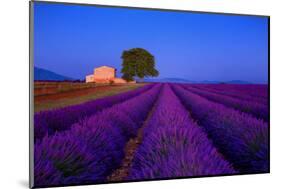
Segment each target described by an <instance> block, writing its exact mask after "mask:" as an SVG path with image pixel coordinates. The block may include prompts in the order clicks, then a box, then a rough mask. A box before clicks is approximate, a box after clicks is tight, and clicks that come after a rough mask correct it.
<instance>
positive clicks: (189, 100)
mask: <svg viewBox="0 0 281 189" xmlns="http://www.w3.org/2000/svg"><path fill="white" fill-rule="evenodd" d="M268 106H269V102H268V86H267V85H238V84H174V83H155V84H147V85H144V86H142V87H140V88H138V89H135V90H132V91H128V92H123V93H120V94H118V95H114V96H109V97H104V98H100V99H97V100H92V101H88V102H86V103H82V104H78V105H72V106H67V107H64V108H58V109H53V110H46V111H40V112H37V113H35V115H34V175H35V186H36V187H44V186H59V185H76V184H81V183H83V184H93V183H106V182H114V181H132V180H149V179H152V180H153V179H165V178H179V177H196V176H212V175H232V174H241V173H243V174H246V173H247V174H248V173H266V172H268V171H269V144H268V141H269V140H268V137H269V133H268V131H269V128H268V127H269V124H268V122H269V112H268V110H269V108H268Z"/></svg>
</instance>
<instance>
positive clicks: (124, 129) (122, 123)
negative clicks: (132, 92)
mask: <svg viewBox="0 0 281 189" xmlns="http://www.w3.org/2000/svg"><path fill="white" fill-rule="evenodd" d="M161 87H162V85H160V84H157V85H154V86H153V87H152V88H151V87H150V88H151V89H149V90H147V91H145V92H144V91H143V92H142V93H141V94H139V95H137V96H135V97H132V98H131V99H128V100H125V101H123V102H122V103H118V104H116V105H113V106H112V107H109V108H105V109H103V110H102V111H99V112H98V113H96V114H94V115H92V116H90V117H86V118H85V119H84V120H82V121H79V122H77V123H75V124H73V125H72V126H71V128H70V129H68V130H65V131H62V132H58V133H55V134H54V135H52V136H48V135H46V136H45V137H43V138H42V140H41V141H38V142H36V144H35V170H34V173H35V186H37V187H40V186H56V185H62V184H66V185H70V184H81V183H83V184H86V183H93V182H105V180H106V177H107V176H108V175H109V174H110V173H111V172H112V171H113V170H114V169H116V168H117V167H118V166H120V163H121V161H122V159H123V157H124V147H125V145H126V143H127V141H128V140H129V138H131V137H134V136H136V132H137V129H138V128H139V127H140V126H141V125H142V124H143V122H144V120H145V119H146V117H147V115H148V113H149V111H150V109H151V108H152V106H153V104H154V101H156V99H157V96H158V94H159V92H160V90H161ZM127 98H128V96H127Z"/></svg>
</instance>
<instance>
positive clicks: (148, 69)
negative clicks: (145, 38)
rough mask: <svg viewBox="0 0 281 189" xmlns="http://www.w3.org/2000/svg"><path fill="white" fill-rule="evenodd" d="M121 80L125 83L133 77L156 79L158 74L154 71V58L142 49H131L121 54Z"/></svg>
mask: <svg viewBox="0 0 281 189" xmlns="http://www.w3.org/2000/svg"><path fill="white" fill-rule="evenodd" d="M122 59H123V63H122V70H121V73H122V74H123V76H122V78H123V79H125V80H127V81H132V80H134V77H138V78H140V79H143V78H144V77H150V76H151V77H156V76H158V75H159V72H158V71H157V70H156V69H155V60H154V56H153V55H152V54H150V53H149V52H148V51H147V50H145V49H142V48H133V49H130V50H127V51H123V53H122Z"/></svg>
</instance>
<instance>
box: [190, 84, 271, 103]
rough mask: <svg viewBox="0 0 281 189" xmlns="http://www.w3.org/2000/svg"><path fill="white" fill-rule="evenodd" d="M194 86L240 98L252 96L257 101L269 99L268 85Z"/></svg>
mask: <svg viewBox="0 0 281 189" xmlns="http://www.w3.org/2000/svg"><path fill="white" fill-rule="evenodd" d="M194 85H196V86H203V87H206V88H208V89H212V90H217V91H222V92H225V93H228V94H234V95H239V96H250V97H253V98H257V99H267V97H268V85H266V84H249V85H237V84H211V85H210V84H194Z"/></svg>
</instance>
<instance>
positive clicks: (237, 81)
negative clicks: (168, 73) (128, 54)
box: [144, 78, 250, 84]
mask: <svg viewBox="0 0 281 189" xmlns="http://www.w3.org/2000/svg"><path fill="white" fill-rule="evenodd" d="M144 81H145V82H161V83H164V82H169V83H204V84H219V83H225V84H250V83H249V82H247V81H242V80H231V81H225V82H223V81H209V80H203V81H191V80H188V79H184V78H146V79H144Z"/></svg>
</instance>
